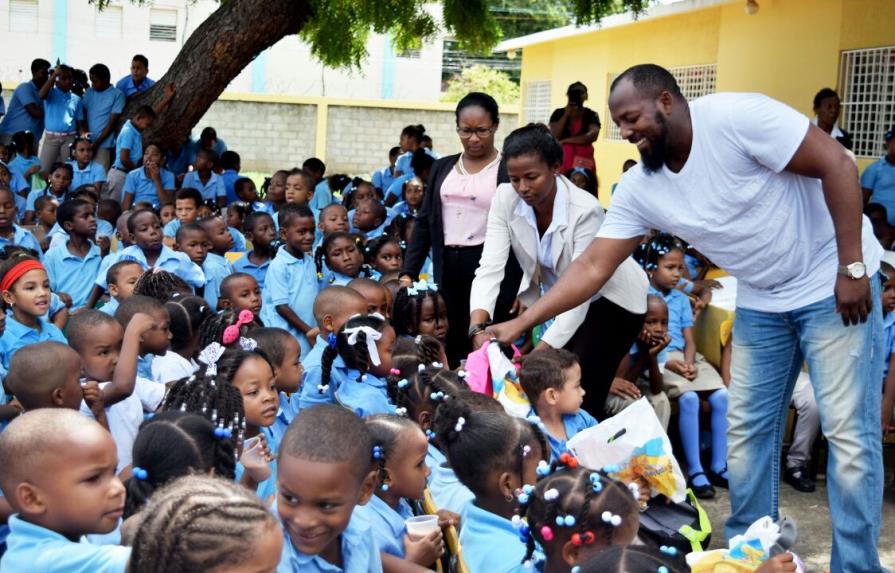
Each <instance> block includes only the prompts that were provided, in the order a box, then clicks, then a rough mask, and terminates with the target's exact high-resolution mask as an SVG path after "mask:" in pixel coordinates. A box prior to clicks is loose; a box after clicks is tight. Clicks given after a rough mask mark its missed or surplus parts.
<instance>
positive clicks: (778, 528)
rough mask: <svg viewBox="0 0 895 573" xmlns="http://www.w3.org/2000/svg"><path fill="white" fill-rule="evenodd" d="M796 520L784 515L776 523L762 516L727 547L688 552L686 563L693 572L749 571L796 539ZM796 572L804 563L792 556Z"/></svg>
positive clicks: (722, 572)
mask: <svg viewBox="0 0 895 573" xmlns="http://www.w3.org/2000/svg"><path fill="white" fill-rule="evenodd" d="M797 535H798V533H797V529H796V524H795V521H793V520H791V519H789V518H784V519H783V521H781V522H780V523H779V524H778V523H775V522H774V521H773V520H772V519H771V518H770V517H767V516H765V517H762V518H761V519H759V520H758V521H756V522H754V523H753V524H752V525H750V526H749V529H747V530H746V532H745V533H744V534H742V535H737V536H735V537H733V538H732V539H731V540H730V541H729V542H728V547H727V549H715V550H714V551H703V552H694V553H690V554H689V555H687V565H689V566H690V568H691V570H692V571H693V573H748V572H751V571H755V570H756V569H758V568H759V567H761V565H762V563H764V562H765V561H767V560H768V559H770V558H771V557H773V556H774V555H777V554H778V553H782V552H784V551H788V550H789V549H790V548H791V547H792V546H793V545H794V544H795V541H796V537H797ZM795 564H796V571H797V573H804V570H805V569H804V564H803V563H802V562H801V560H800V559H798V557H796V559H795Z"/></svg>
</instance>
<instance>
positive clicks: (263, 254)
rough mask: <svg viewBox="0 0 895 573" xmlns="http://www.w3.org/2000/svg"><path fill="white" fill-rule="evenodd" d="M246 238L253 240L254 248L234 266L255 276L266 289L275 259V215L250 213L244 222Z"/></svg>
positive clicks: (259, 284) (262, 287) (237, 269)
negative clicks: (269, 271)
mask: <svg viewBox="0 0 895 573" xmlns="http://www.w3.org/2000/svg"><path fill="white" fill-rule="evenodd" d="M243 229H245V232H246V238H247V239H248V240H249V241H251V242H252V250H251V251H249V252H248V253H246V254H245V256H243V257H240V258H239V259H237V260H236V262H235V263H233V268H234V270H236V271H237V272H240V273H248V274H250V275H252V276H253V277H255V280H256V281H258V286H260V287H261V289H262V290H263V289H264V282H265V279H266V278H267V269H268V268H270V263H271V261H272V260H273V248H272V244H273V242H274V240H275V239H276V237H277V232H276V228H275V225H274V221H273V217H271V216H270V215H268V214H267V213H259V212H254V213H249V214H248V216H246V218H245V221H244V223H243Z"/></svg>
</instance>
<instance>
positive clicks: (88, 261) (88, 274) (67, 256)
mask: <svg viewBox="0 0 895 573" xmlns="http://www.w3.org/2000/svg"><path fill="white" fill-rule="evenodd" d="M101 262H102V256H101V255H100V253H99V247H98V246H96V243H94V242H93V241H91V242H90V249H89V250H88V251H87V255H86V256H84V258H83V259H82V258H81V257H79V256H77V255H75V254H72V253H71V251H69V249H68V241H66V242H65V243H62V244H60V245H57V246H55V247H54V248H52V249H50V250H49V251H47V253H46V255H44V262H43V264H44V268H46V269H47V276H48V277H49V278H50V289H51V290H52V291H53V292H64V293H68V295H69V296H70V297H71V299H72V310H76V309H79V308H81V307H82V306H84V304H86V303H87V299H88V298H90V291H92V290H93V278H94V277H95V276H96V273H98V272H99V265H100V263H101Z"/></svg>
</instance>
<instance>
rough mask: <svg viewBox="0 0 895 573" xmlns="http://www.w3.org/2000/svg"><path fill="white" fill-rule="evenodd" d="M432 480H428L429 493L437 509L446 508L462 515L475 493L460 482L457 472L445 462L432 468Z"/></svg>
mask: <svg viewBox="0 0 895 573" xmlns="http://www.w3.org/2000/svg"><path fill="white" fill-rule="evenodd" d="M431 478H432V481H431V482H429V493H431V494H432V501H434V502H435V506H436V507H438V509H446V510H448V511H453V512H454V513H457V514H460V515H461V517H462V515H463V512H464V510H465V509H466V505H467V504H468V503H469V502H471V501H472V500H473V499H475V494H474V493H472V491H470V490H469V488H468V487H466V486H465V485H463V484H462V483H460V480H459V479H457V474H455V473H454V470H453V469H452V468H451V467H449V466H448V464H447V463H442V464H439V465H438V466H436V467H434V468H432V476H431Z"/></svg>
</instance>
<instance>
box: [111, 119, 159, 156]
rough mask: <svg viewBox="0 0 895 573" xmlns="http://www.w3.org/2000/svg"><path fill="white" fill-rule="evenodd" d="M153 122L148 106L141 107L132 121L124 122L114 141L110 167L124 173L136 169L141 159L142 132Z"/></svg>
mask: <svg viewBox="0 0 895 573" xmlns="http://www.w3.org/2000/svg"><path fill="white" fill-rule="evenodd" d="M153 121H155V111H154V110H153V109H152V108H151V107H149V106H142V107H141V108H140V109H138V110H137V114H136V115H135V116H134V118H133V119H129V120H127V121H126V122H124V125H122V126H121V130H120V131H119V132H118V137H117V139H116V140H115V163H113V165H112V167H114V168H115V169H118V170H119V171H124V172H130V171H133V170H134V169H136V168H137V166H138V165H139V164H140V160H141V159H142V157H143V131H145V130H146V128H148V127H149V126H150V125H152V122H153Z"/></svg>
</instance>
